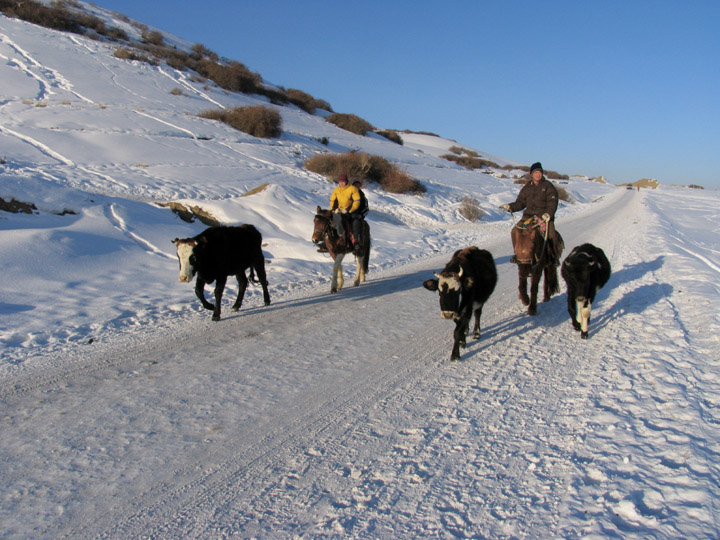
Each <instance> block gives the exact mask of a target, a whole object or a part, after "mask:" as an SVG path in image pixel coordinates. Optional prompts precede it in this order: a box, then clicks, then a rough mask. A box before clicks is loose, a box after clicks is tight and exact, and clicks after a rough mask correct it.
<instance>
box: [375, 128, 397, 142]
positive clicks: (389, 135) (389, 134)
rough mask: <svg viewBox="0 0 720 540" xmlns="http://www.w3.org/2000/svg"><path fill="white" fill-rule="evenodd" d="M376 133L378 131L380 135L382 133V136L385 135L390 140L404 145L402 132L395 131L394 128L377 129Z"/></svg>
mask: <svg viewBox="0 0 720 540" xmlns="http://www.w3.org/2000/svg"><path fill="white" fill-rule="evenodd" d="M375 133H377V134H378V135H380V136H382V137H385V138H386V139H387V140H388V141H390V142H394V143H395V144H399V145H400V146H402V145H403V144H404V141H403V139H402V137H401V136H400V134H399V133H398V132H397V131H395V130H394V129H384V130H381V131H376V132H375Z"/></svg>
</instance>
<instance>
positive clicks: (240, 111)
mask: <svg viewBox="0 0 720 540" xmlns="http://www.w3.org/2000/svg"><path fill="white" fill-rule="evenodd" d="M198 116H200V117H201V118H208V119H210V120H219V121H220V122H224V123H225V124H227V125H229V126H231V127H234V128H235V129H237V130H239V131H242V132H243V133H248V134H249V135H253V136H255V137H262V138H266V139H267V138H272V137H279V136H280V134H281V133H282V116H280V113H279V112H277V111H276V110H275V109H271V108H270V107H265V106H264V105H255V106H251V107H236V108H234V109H227V110H221V109H213V110H209V111H203V112H201V113H200V114H198Z"/></svg>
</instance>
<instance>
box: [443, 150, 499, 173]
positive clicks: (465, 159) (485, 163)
mask: <svg viewBox="0 0 720 540" xmlns="http://www.w3.org/2000/svg"><path fill="white" fill-rule="evenodd" d="M440 157H441V158H443V159H447V160H448V161H454V162H455V163H457V164H458V165H462V166H463V167H465V168H466V169H470V170H473V169H482V168H483V167H493V168H498V164H497V163H495V162H494V161H490V160H488V159H482V158H479V157H473V156H469V155H468V156H456V155H455V154H445V155H442V156H440Z"/></svg>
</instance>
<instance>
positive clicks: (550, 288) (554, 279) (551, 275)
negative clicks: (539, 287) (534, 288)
mask: <svg viewBox="0 0 720 540" xmlns="http://www.w3.org/2000/svg"><path fill="white" fill-rule="evenodd" d="M543 292H544V297H543V302H549V301H550V297H551V296H552V295H553V294H557V293H559V292H560V285H559V283H558V275H557V267H556V266H555V263H554V262H553V261H548V262H547V263H546V264H545V279H544V280H543Z"/></svg>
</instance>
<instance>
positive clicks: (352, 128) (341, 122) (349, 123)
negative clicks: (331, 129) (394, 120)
mask: <svg viewBox="0 0 720 540" xmlns="http://www.w3.org/2000/svg"><path fill="white" fill-rule="evenodd" d="M326 120H327V121H328V122H330V123H331V124H335V125H336V126H337V127H339V128H340V129H344V130H345V131H349V132H350V133H355V134H356V135H365V134H366V133H367V132H368V131H372V130H373V129H375V128H373V126H372V124H370V123H369V122H367V121H365V120H363V119H362V118H360V117H359V116H355V115H354V114H343V113H335V114H331V115H330V116H328V117H327V118H326Z"/></svg>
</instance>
